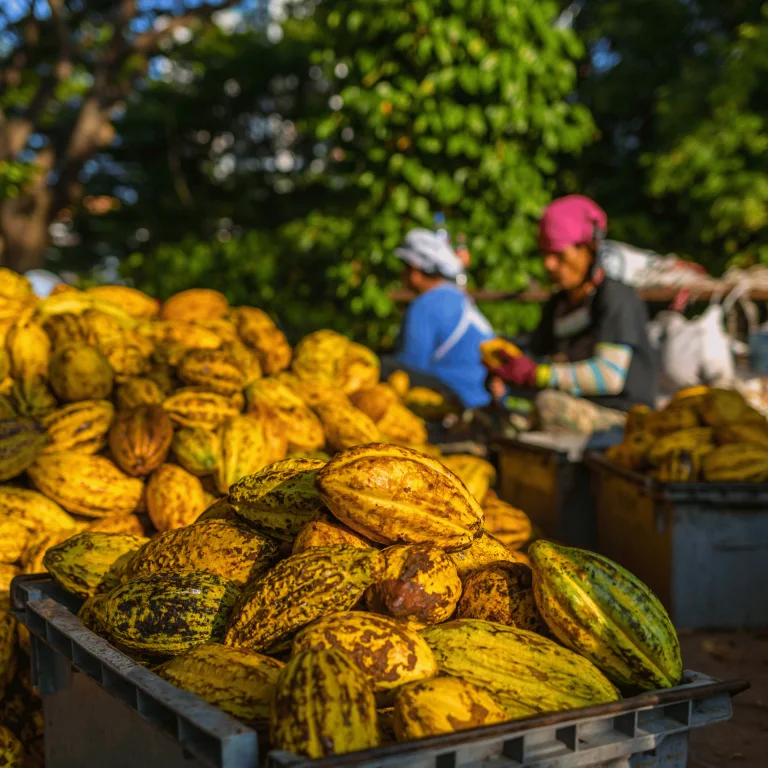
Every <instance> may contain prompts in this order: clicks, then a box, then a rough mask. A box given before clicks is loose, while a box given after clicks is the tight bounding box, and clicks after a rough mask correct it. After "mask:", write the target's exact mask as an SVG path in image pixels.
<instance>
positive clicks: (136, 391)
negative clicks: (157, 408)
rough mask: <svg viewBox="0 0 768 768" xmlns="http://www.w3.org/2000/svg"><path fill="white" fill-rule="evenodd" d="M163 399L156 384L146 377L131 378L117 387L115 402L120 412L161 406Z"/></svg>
mask: <svg viewBox="0 0 768 768" xmlns="http://www.w3.org/2000/svg"><path fill="white" fill-rule="evenodd" d="M164 399H165V397H164V395H163V393H162V392H161V391H160V387H158V386H157V384H156V382H154V381H152V379H149V378H147V377H146V376H132V377H131V378H129V379H128V380H127V381H124V382H123V383H122V384H120V385H119V386H118V387H117V391H116V393H115V400H116V402H117V408H118V410H121V411H130V410H131V408H138V407H139V406H140V405H161V404H162V402H163V400H164Z"/></svg>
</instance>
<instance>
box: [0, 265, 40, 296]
mask: <svg viewBox="0 0 768 768" xmlns="http://www.w3.org/2000/svg"><path fill="white" fill-rule="evenodd" d="M33 295H34V294H33V291H32V284H31V283H30V282H29V279H28V278H27V277H25V276H24V275H20V274H19V273H18V272H14V271H13V270H12V269H8V268H7V267H0V296H3V297H4V298H6V299H20V300H22V301H26V300H27V299H31V298H33Z"/></svg>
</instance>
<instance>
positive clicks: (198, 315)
mask: <svg viewBox="0 0 768 768" xmlns="http://www.w3.org/2000/svg"><path fill="white" fill-rule="evenodd" d="M228 311H229V302H228V301H227V297H226V296H224V294H222V293H219V292H218V291H212V290H210V289H209V288H190V289H189V290H187V291H181V293H177V294H175V295H174V296H171V298H170V299H168V301H166V302H165V303H164V304H163V306H162V307H161V309H160V317H161V318H162V319H163V320H169V321H172V322H179V323H199V322H203V321H205V320H213V319H215V318H219V317H224V315H226V314H227V312H228Z"/></svg>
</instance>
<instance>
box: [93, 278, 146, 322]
mask: <svg viewBox="0 0 768 768" xmlns="http://www.w3.org/2000/svg"><path fill="white" fill-rule="evenodd" d="M86 291H87V292H88V293H90V294H91V295H92V296H98V297H99V298H100V299H104V300H105V301H110V302H112V303H113V304H117V306H119V307H122V308H123V309H124V310H125V311H126V312H127V313H128V314H129V315H130V316H131V317H135V318H138V319H141V318H143V319H151V318H153V317H154V316H155V315H156V314H157V313H158V312H159V311H160V302H159V301H158V300H157V299H153V298H152V297H151V296H147V294H146V293H143V292H142V291H139V290H138V289H136V288H129V287H128V286H126V285H95V286H93V287H91V288H86Z"/></svg>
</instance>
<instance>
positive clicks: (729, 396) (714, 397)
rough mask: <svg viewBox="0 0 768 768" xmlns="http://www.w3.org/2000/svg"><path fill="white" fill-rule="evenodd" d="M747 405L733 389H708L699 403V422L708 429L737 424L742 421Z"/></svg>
mask: <svg viewBox="0 0 768 768" xmlns="http://www.w3.org/2000/svg"><path fill="white" fill-rule="evenodd" d="M748 408H749V404H748V403H747V401H746V400H745V399H744V395H742V394H741V392H737V391H736V390H735V389H710V390H709V392H708V393H707V395H706V397H705V398H704V400H703V401H702V402H701V403H699V407H698V411H699V415H700V416H701V420H702V421H703V422H704V423H705V424H707V425H708V426H710V427H724V426H726V425H727V424H739V423H740V422H742V421H743V420H744V416H745V415H746V413H747V409H748Z"/></svg>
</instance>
